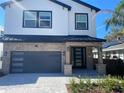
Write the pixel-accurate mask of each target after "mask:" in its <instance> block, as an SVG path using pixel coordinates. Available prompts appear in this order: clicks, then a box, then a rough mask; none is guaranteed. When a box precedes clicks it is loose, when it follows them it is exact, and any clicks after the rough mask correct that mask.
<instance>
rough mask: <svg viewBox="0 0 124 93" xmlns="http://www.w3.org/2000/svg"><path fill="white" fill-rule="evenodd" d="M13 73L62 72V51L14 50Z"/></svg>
mask: <svg viewBox="0 0 124 93" xmlns="http://www.w3.org/2000/svg"><path fill="white" fill-rule="evenodd" d="M10 72H11V73H60V72H61V52H48V51H45V52H12V54H11V68H10Z"/></svg>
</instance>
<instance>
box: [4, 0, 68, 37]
mask: <svg viewBox="0 0 124 93" xmlns="http://www.w3.org/2000/svg"><path fill="white" fill-rule="evenodd" d="M19 4H20V5H17V4H11V6H10V7H9V6H8V7H7V8H6V17H5V18H6V21H5V34H22V35H25V34H26V35H67V34H68V10H67V8H63V7H62V6H60V5H58V4H55V3H53V2H51V1H49V0H37V2H36V0H23V1H21V2H19ZM23 10H40V11H42V10H43V11H52V29H48V28H23V27H22V25H23Z"/></svg>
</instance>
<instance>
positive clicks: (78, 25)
mask: <svg viewBox="0 0 124 93" xmlns="http://www.w3.org/2000/svg"><path fill="white" fill-rule="evenodd" d="M75 29H76V30H88V14H86V13H76V14H75Z"/></svg>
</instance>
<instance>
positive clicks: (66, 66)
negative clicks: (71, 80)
mask: <svg viewBox="0 0 124 93" xmlns="http://www.w3.org/2000/svg"><path fill="white" fill-rule="evenodd" d="M65 55H66V62H65V64H64V74H65V75H72V64H71V60H70V56H71V47H70V46H69V45H68V44H66V48H65Z"/></svg>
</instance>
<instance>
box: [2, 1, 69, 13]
mask: <svg viewBox="0 0 124 93" xmlns="http://www.w3.org/2000/svg"><path fill="white" fill-rule="evenodd" d="M16 1H22V0H16ZM49 1H51V2H53V3H56V4H58V5H60V6H62V7H65V8H67V9H68V10H69V11H70V10H71V6H69V5H67V4H65V3H62V2H60V1H58V0H49ZM12 3H14V2H13V1H7V2H4V3H1V4H0V6H1V7H2V8H3V9H5V7H6V6H7V5H10V4H12Z"/></svg>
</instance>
